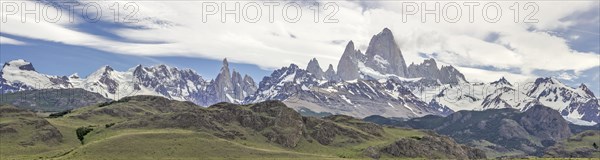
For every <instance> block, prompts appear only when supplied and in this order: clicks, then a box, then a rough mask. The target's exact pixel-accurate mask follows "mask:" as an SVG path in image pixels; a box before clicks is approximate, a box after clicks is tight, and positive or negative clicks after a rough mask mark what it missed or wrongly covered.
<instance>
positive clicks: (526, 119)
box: [519, 106, 571, 141]
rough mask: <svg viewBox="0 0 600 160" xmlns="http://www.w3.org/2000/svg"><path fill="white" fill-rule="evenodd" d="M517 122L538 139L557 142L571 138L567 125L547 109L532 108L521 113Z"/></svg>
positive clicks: (555, 113) (556, 113)
mask: <svg viewBox="0 0 600 160" xmlns="http://www.w3.org/2000/svg"><path fill="white" fill-rule="evenodd" d="M519 122H520V124H521V125H523V128H525V130H527V132H529V133H531V134H532V135H533V136H535V137H538V138H540V139H544V140H554V141H558V140H561V139H565V138H568V137H570V136H571V129H570V128H569V123H568V122H567V121H565V120H564V119H562V116H561V115H560V113H558V112H557V111H556V110H553V109H551V108H548V107H544V106H533V107H532V108H530V109H529V110H527V111H525V112H523V114H522V115H521V118H520V121H519Z"/></svg>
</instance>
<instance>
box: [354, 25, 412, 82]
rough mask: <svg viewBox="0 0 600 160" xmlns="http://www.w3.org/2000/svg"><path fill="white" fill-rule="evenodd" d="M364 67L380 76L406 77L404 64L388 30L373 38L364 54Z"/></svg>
mask: <svg viewBox="0 0 600 160" xmlns="http://www.w3.org/2000/svg"><path fill="white" fill-rule="evenodd" d="M365 57H366V60H365V65H366V66H367V67H369V68H371V69H373V70H375V71H377V72H379V73H382V74H393V75H397V76H400V77H407V75H408V74H407V69H406V62H405V61H404V57H403V56H402V52H401V51H400V47H398V44H397V43H396V40H394V35H393V34H392V31H390V30H389V29H388V28H385V29H383V31H381V33H379V34H377V35H375V36H373V38H371V42H369V47H368V48H367V52H366V56H365Z"/></svg>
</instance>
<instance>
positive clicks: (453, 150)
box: [381, 136, 486, 159]
mask: <svg viewBox="0 0 600 160" xmlns="http://www.w3.org/2000/svg"><path fill="white" fill-rule="evenodd" d="M381 151H382V152H384V153H387V154H391V155H393V156H396V157H408V158H428V159H485V158H486V155H485V153H484V152H483V151H482V150H479V149H473V148H470V147H467V146H463V145H460V144H458V143H456V142H455V141H454V140H452V139H451V138H449V137H446V136H423V137H414V138H403V139H400V140H398V141H396V142H394V143H392V144H390V145H388V146H387V147H385V148H383V149H382V150H381Z"/></svg>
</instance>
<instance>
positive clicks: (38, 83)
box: [0, 28, 600, 125]
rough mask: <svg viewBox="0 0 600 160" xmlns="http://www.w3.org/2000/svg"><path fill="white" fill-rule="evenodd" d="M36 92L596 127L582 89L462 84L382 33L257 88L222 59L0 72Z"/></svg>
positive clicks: (15, 65) (13, 67)
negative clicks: (508, 114)
mask: <svg viewBox="0 0 600 160" xmlns="http://www.w3.org/2000/svg"><path fill="white" fill-rule="evenodd" d="M335 68H337V69H335ZM523 84H527V85H526V86H528V87H524V85H523ZM465 87H467V88H465ZM42 88H82V89H85V90H87V91H91V92H95V93H99V94H101V95H103V96H105V97H106V98H110V99H115V100H117V99H120V98H122V97H126V96H133V95H156V96H163V97H166V98H170V99H174V100H181V101H191V102H193V103H196V104H198V105H202V106H208V105H211V104H215V103H219V102H230V103H238V104H245V103H254V102H262V101H266V100H281V101H283V102H284V103H285V104H286V105H287V106H289V107H291V108H293V109H295V110H298V111H300V112H315V113H319V114H344V115H349V116H354V117H359V118H363V117H367V116H371V115H381V116H385V117H401V118H412V117H421V116H425V115H441V116H445V115H448V114H451V113H453V112H457V111H461V110H485V109H495V108H514V109H518V110H521V111H526V110H528V109H529V108H531V107H532V106H536V105H544V106H547V107H550V108H552V109H554V110H557V111H559V112H560V113H561V115H562V116H563V117H564V118H565V119H567V120H569V121H570V122H572V123H577V124H586V125H593V124H595V123H600V112H599V110H600V105H599V100H598V99H597V98H596V97H595V96H594V94H593V93H592V92H591V91H590V90H589V89H588V88H587V86H585V85H583V84H582V85H581V86H579V87H577V88H572V87H569V86H566V85H565V84H563V83H561V82H560V81H558V80H556V79H554V78H538V79H535V80H529V81H526V82H520V83H511V82H509V81H508V80H507V79H506V78H501V79H499V80H498V81H495V82H491V83H475V82H468V81H467V79H466V78H465V76H464V75H463V74H462V73H460V71H458V70H457V69H456V68H454V67H453V66H451V65H449V66H438V63H437V62H436V60H435V59H426V60H424V61H423V62H421V63H419V64H415V63H411V64H410V65H409V66H408V67H407V66H406V61H405V60H404V56H403V55H402V52H401V50H400V48H399V46H398V45H397V43H396V42H395V40H394V36H393V35H392V32H391V31H390V30H389V29H387V28H386V29H384V30H383V31H381V33H378V34H376V35H374V36H373V37H372V39H371V41H370V43H369V46H368V47H367V51H366V53H365V54H363V52H361V51H360V50H358V49H356V47H355V44H354V42H353V41H349V42H348V43H347V45H346V47H345V49H344V51H343V54H342V56H341V57H340V60H339V63H338V65H337V67H336V66H333V65H328V67H327V70H325V71H324V70H323V68H321V66H320V64H319V62H318V60H317V59H316V58H314V59H311V60H310V61H309V62H308V65H307V67H306V69H302V68H300V67H298V66H297V65H296V64H290V65H289V66H287V67H282V68H280V69H277V70H275V71H273V73H272V74H271V75H269V76H265V77H264V78H263V79H262V80H261V81H260V82H259V83H258V86H257V85H256V84H255V81H254V80H253V79H252V78H251V77H249V76H247V75H244V76H242V74H240V73H239V72H237V71H235V70H233V71H231V70H230V68H229V63H228V61H227V59H224V60H223V64H222V67H221V70H220V72H219V74H218V75H217V77H216V78H215V79H214V80H208V81H207V80H204V79H203V77H202V76H200V75H199V74H197V73H196V72H195V71H193V70H190V69H183V70H182V69H178V68H173V67H169V66H166V65H158V66H152V67H145V66H141V65H138V66H136V67H134V68H131V69H129V70H127V71H116V70H114V69H113V68H111V67H110V66H104V67H101V68H100V69H98V70H97V71H95V72H94V73H92V74H90V75H88V76H87V77H85V78H81V77H79V76H78V75H77V74H73V75H71V76H68V77H67V76H52V75H45V74H41V73H38V72H37V71H36V70H35V68H34V67H33V65H32V64H31V63H29V62H26V61H24V60H14V61H10V62H7V63H6V64H4V66H3V68H2V70H1V71H0V91H1V92H2V93H6V92H15V91H22V90H32V89H42Z"/></svg>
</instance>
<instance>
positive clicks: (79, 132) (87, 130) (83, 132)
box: [75, 127, 94, 144]
mask: <svg viewBox="0 0 600 160" xmlns="http://www.w3.org/2000/svg"><path fill="white" fill-rule="evenodd" d="M92 130H94V129H92V128H90V127H79V128H77V130H75V133H77V139H79V141H80V142H81V144H83V138H84V136H85V135H87V134H88V133H90V132H91V131H92Z"/></svg>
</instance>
